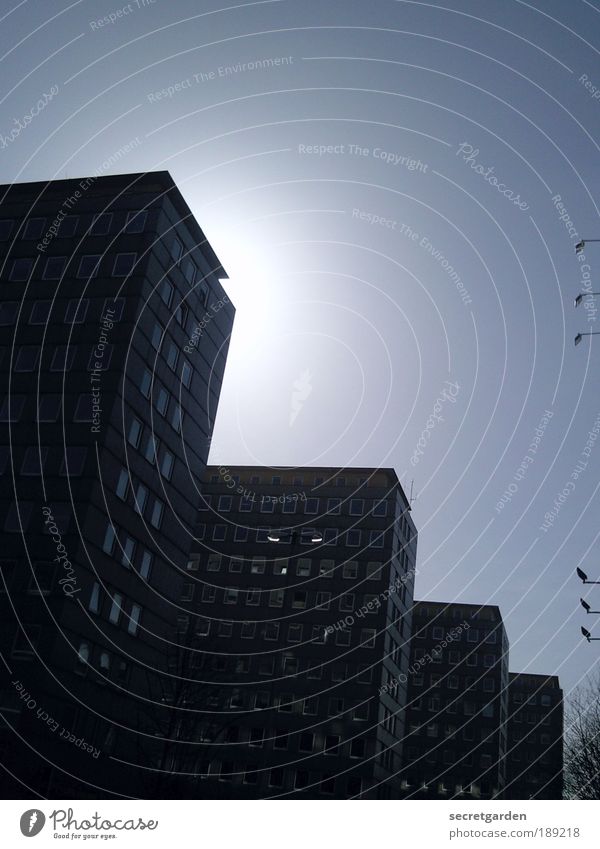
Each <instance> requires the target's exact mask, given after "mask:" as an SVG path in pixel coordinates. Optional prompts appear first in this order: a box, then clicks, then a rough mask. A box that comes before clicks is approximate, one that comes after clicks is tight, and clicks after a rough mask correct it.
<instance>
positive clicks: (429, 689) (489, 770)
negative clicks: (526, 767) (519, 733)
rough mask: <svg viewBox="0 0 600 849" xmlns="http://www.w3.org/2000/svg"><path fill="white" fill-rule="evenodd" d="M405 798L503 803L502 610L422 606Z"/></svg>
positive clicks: (416, 622) (415, 635)
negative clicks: (460, 799)
mask: <svg viewBox="0 0 600 849" xmlns="http://www.w3.org/2000/svg"><path fill="white" fill-rule="evenodd" d="M412 628H413V631H412V641H411V657H410V666H409V669H408V702H407V709H406V712H407V729H406V736H405V739H404V767H403V770H402V775H401V778H402V794H403V796H404V797H405V798H415V799H456V798H483V799H493V798H502V796H503V794H504V788H505V785H506V752H507V728H506V723H507V709H508V639H507V636H506V632H505V629H504V624H503V622H502V617H501V615H500V611H499V609H498V607H496V606H495V605H475V604H452V603H445V602H434V601H416V602H415V604H414V608H413V615H412Z"/></svg>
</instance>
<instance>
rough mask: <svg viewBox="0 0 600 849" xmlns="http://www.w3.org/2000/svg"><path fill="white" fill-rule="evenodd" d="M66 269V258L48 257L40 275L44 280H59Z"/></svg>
mask: <svg viewBox="0 0 600 849" xmlns="http://www.w3.org/2000/svg"><path fill="white" fill-rule="evenodd" d="M66 267H67V257H66V256H49V257H48V259H47V260H46V265H45V266H44V273H43V275H42V277H43V279H44V280H60V278H61V277H62V276H63V274H64V271H65V268H66Z"/></svg>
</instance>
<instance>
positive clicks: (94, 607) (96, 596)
mask: <svg viewBox="0 0 600 849" xmlns="http://www.w3.org/2000/svg"><path fill="white" fill-rule="evenodd" d="M88 610H89V611H90V613H100V584H99V583H98V581H94V584H93V586H92V591H91V593H90V600H89V601H88Z"/></svg>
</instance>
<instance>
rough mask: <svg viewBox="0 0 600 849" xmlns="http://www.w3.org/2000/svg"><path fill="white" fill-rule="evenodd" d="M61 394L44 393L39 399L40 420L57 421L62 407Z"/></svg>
mask: <svg viewBox="0 0 600 849" xmlns="http://www.w3.org/2000/svg"><path fill="white" fill-rule="evenodd" d="M61 401H62V398H61V396H60V395H42V396H41V397H40V399H39V407H38V420H39V421H40V422H55V421H56V420H57V419H58V416H59V414H60V409H61Z"/></svg>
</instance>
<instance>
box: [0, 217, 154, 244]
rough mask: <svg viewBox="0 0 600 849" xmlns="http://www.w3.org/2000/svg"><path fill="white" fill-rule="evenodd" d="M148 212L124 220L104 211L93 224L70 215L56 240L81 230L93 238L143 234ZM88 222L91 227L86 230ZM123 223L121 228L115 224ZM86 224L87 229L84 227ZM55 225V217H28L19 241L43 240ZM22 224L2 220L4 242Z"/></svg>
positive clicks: (0, 234) (62, 221) (6, 219)
mask: <svg viewBox="0 0 600 849" xmlns="http://www.w3.org/2000/svg"><path fill="white" fill-rule="evenodd" d="M147 217H148V213H147V212H146V211H145V210H132V211H131V212H127V213H126V215H125V216H124V217H123V215H122V213H117V214H116V215H115V213H113V212H100V213H97V214H96V215H94V216H93V217H92V219H91V221H90V222H89V223H88V222H87V220H86V221H83V220H82V218H81V216H79V215H66V216H65V217H64V218H63V219H62V220H61V221H60V223H59V226H58V233H57V234H56V238H71V237H72V236H75V234H76V233H77V232H78V231H81V232H82V233H84V234H85V235H89V236H106V235H108V233H110V232H111V230H112V232H114V233H120V232H122V233H130V234H135V233H142V232H143V231H144V228H145V226H146V220H147ZM86 223H87V228H86ZM115 223H117V224H120V226H119V227H118V229H117V228H116V227H114V226H113V225H114V224H115ZM80 224H82V225H83V230H82V228H81V227H80ZM51 225H54V226H56V224H55V219H54V218H44V217H41V216H40V217H35V218H28V219H27V221H26V222H25V226H24V227H23V229H22V231H21V233H20V234H19V238H21V239H41V238H42V237H43V236H44V235H45V234H46V233H47V231H48V229H49V227H50V226H51ZM18 226H19V222H18V221H16V220H15V219H13V218H3V219H2V220H0V242H7V241H8V240H9V239H10V238H11V237H12V236H13V235H14V234H16V231H17V228H18Z"/></svg>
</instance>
